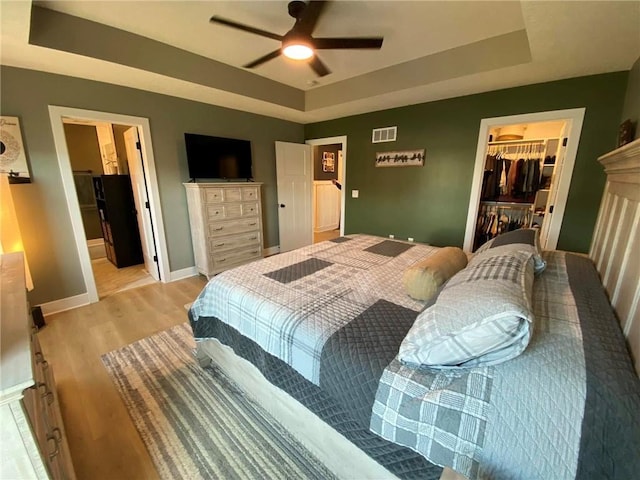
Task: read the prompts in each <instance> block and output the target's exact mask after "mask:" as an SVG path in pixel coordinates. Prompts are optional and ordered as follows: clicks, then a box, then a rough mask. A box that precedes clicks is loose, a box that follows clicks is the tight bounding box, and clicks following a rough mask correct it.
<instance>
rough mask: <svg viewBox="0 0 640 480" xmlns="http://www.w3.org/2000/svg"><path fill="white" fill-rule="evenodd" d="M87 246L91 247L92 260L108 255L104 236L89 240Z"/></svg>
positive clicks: (90, 255)
mask: <svg viewBox="0 0 640 480" xmlns="http://www.w3.org/2000/svg"><path fill="white" fill-rule="evenodd" d="M87 247H89V257H90V258H91V260H95V259H98V258H104V257H106V256H107V251H106V250H105V248H104V239H103V238H94V239H91V240H87Z"/></svg>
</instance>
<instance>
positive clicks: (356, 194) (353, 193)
mask: <svg viewBox="0 0 640 480" xmlns="http://www.w3.org/2000/svg"><path fill="white" fill-rule="evenodd" d="M359 196H360V190H351V198H358V197H359Z"/></svg>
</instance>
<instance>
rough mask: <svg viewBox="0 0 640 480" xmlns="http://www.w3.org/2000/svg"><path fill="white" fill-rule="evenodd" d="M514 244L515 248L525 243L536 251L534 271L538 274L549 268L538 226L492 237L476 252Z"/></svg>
mask: <svg viewBox="0 0 640 480" xmlns="http://www.w3.org/2000/svg"><path fill="white" fill-rule="evenodd" d="M506 245H512V246H513V248H514V249H517V248H521V247H522V246H524V245H527V246H529V247H530V248H532V249H533V252H534V257H533V259H534V262H535V263H534V266H533V268H534V272H535V274H536V275H538V274H540V273H542V272H543V271H544V269H545V268H547V262H546V261H545V260H544V259H543V258H542V248H541V247H540V231H539V230H538V229H537V228H521V229H519V230H513V231H511V232H506V233H502V234H500V235H498V236H497V237H495V238H492V239H491V240H489V241H488V242H487V243H484V244H482V245H481V246H480V247H479V248H478V249H477V250H476V251H475V253H476V254H478V253H482V252H485V251H487V250H489V249H490V248H496V247H503V246H506Z"/></svg>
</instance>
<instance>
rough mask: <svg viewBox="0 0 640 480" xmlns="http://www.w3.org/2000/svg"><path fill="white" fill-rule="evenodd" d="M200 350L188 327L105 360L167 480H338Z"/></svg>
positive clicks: (137, 344) (121, 351)
mask: <svg viewBox="0 0 640 480" xmlns="http://www.w3.org/2000/svg"><path fill="white" fill-rule="evenodd" d="M194 347H195V343H194V341H193V337H192V335H191V329H190V327H189V326H188V325H187V324H186V323H185V324H183V325H179V326H176V327H173V328H171V329H169V330H166V331H164V332H161V333H158V334H156V335H153V336H151V337H148V338H145V339H142V340H140V341H138V342H135V343H133V344H131V345H128V346H126V347H124V348H122V349H119V350H115V351H113V352H110V353H107V354H105V355H103V356H102V362H103V363H104V365H105V367H106V368H107V370H108V371H109V373H110V375H111V378H112V380H113V382H114V383H115V385H116V387H117V388H118V390H119V392H120V395H121V397H122V399H123V401H124V403H125V405H126V407H127V409H128V411H129V414H130V415H131V418H132V419H133V423H134V424H135V426H136V428H137V429H138V432H139V433H140V436H141V437H142V440H143V441H144V443H145V445H146V447H147V449H148V451H149V453H150V455H151V458H152V459H153V462H154V464H155V466H156V469H157V470H158V473H159V475H160V477H161V478H163V479H171V480H174V479H190V480H191V479H198V478H203V479H204V478H206V479H209V478H220V479H225V480H226V479H264V478H286V479H302V478H309V479H325V478H335V476H334V475H333V474H332V473H331V472H330V471H329V470H328V469H327V468H326V467H325V466H324V465H323V464H322V463H321V462H320V461H319V460H317V459H316V458H315V457H314V456H313V455H312V454H311V453H310V452H309V451H308V450H306V449H305V447H304V446H302V445H301V444H300V443H299V442H298V441H297V440H296V439H295V438H293V437H292V436H291V434H290V433H288V432H287V430H285V428H284V427H282V426H281V425H280V424H279V423H277V422H276V421H275V420H274V419H273V418H271V417H270V416H269V414H268V413H266V412H265V411H264V410H263V409H262V408H261V407H260V406H258V405H257V404H256V403H254V402H253V401H252V400H251V399H250V398H248V397H247V396H246V395H245V394H244V393H243V392H242V391H241V390H240V389H239V388H238V387H237V386H236V385H235V384H234V382H233V381H232V380H231V379H229V378H228V377H227V376H226V375H225V374H224V373H223V372H222V371H221V370H220V369H219V368H216V367H215V366H211V367H207V368H205V369H202V368H201V367H200V366H199V365H198V364H197V363H196V361H195V358H194V355H193V349H194Z"/></svg>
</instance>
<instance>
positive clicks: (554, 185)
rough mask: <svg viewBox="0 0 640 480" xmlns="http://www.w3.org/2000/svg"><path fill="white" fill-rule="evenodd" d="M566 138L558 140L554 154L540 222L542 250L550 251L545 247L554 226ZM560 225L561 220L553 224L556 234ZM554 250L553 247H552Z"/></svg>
mask: <svg viewBox="0 0 640 480" xmlns="http://www.w3.org/2000/svg"><path fill="white" fill-rule="evenodd" d="M567 141H568V137H564V138H561V139H560V143H559V145H558V151H557V152H556V165H555V168H554V169H553V178H552V181H551V189H550V190H549V199H548V200H547V205H546V207H545V211H544V221H543V222H542V228H541V229H540V247H541V248H542V249H543V250H550V249H551V248H550V246H549V245H547V243H548V242H549V233H550V231H551V226H552V225H554V217H553V215H554V211H555V204H556V201H557V197H558V182H559V180H560V178H561V177H562V169H563V168H564V159H565V157H566V154H567V147H566V144H567ZM561 225H562V219H560V222H555V228H556V229H557V230H558V234H559V232H560V226H561ZM556 244H557V235H556ZM554 248H555V246H554Z"/></svg>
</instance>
